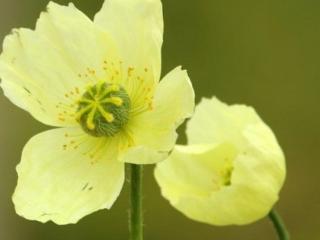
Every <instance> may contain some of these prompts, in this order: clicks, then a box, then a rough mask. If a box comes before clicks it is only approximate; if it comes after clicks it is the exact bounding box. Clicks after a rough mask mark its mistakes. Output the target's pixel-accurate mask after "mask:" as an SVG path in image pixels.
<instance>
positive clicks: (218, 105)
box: [186, 97, 261, 144]
mask: <svg viewBox="0 0 320 240" xmlns="http://www.w3.org/2000/svg"><path fill="white" fill-rule="evenodd" d="M259 121H261V119H260V118H259V116H258V115H257V114H256V112H255V110H254V109H253V108H251V107H249V106H245V105H231V106H228V105H227V104H225V103H223V102H221V101H219V100H218V99H217V98H215V97H213V98H212V99H206V98H203V99H202V101H201V102H200V103H199V104H198V105H197V107H196V110H195V114H194V116H193V118H192V119H190V121H189V122H188V124H187V131H186V132H187V137H188V142H189V144H199V143H200V144H201V143H214V142H221V141H232V142H234V143H237V144H241V143H242V141H243V137H242V136H241V131H242V129H243V127H244V126H245V125H246V124H250V123H255V122H259Z"/></svg>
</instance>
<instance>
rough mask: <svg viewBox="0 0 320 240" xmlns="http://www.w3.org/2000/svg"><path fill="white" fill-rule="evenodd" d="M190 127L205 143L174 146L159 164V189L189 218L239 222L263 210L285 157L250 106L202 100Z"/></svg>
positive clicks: (275, 193) (280, 179) (279, 182)
mask: <svg viewBox="0 0 320 240" xmlns="http://www.w3.org/2000/svg"><path fill="white" fill-rule="evenodd" d="M195 119H197V120H198V122H196V120H195ZM219 127H220V128H221V129H219ZM205 130H206V131H205ZM211 131H213V132H211ZM223 131H224V132H223ZM205 132H206V133H207V135H209V137H207V136H206V134H205ZM190 133H191V140H190V138H189V141H191V142H203V144H197V145H195V144H190V145H188V146H177V147H176V148H175V150H174V151H173V153H172V154H171V155H170V156H169V158H168V159H167V160H165V161H163V162H161V163H158V164H157V167H156V170H155V177H156V179H157V182H158V183H159V185H160V188H161V192H162V195H163V196H164V197H165V198H167V199H168V200H169V201H170V203H171V204H172V205H173V206H174V207H175V208H176V209H178V210H179V211H181V212H182V213H183V214H185V215H186V216H188V217H189V218H191V219H194V220H196V221H200V222H204V223H208V224H213V225H230V224H236V225H243V224H249V223H252V222H254V221H256V220H258V219H261V218H263V217H264V216H266V215H267V214H268V212H269V211H270V210H271V208H272V207H273V205H274V204H275V202H276V201H277V200H278V198H279V192H280V190H281V188H282V186H283V183H284V180H285V175H286V169H285V157H284V154H283V152H282V150H281V147H280V146H279V144H278V142H277V139H276V137H275V136H274V134H273V132H272V130H271V129H270V128H269V127H268V126H267V125H266V124H265V123H264V122H263V121H262V120H261V119H260V118H259V116H258V115H257V114H256V113H255V112H254V110H253V109H252V108H249V107H246V106H242V105H234V106H228V105H226V104H223V103H221V102H219V101H218V100H217V99H215V98H213V99H212V100H211V101H210V100H205V101H203V102H202V103H201V104H200V106H199V107H197V108H196V111H195V116H194V117H193V119H192V124H189V126H188V134H189V135H188V136H189V137H190ZM197 134H199V136H197Z"/></svg>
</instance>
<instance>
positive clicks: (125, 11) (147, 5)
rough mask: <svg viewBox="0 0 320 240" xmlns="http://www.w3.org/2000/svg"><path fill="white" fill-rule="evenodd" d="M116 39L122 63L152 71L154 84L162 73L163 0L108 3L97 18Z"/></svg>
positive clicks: (113, 0) (111, 1) (112, 0)
mask: <svg viewBox="0 0 320 240" xmlns="http://www.w3.org/2000/svg"><path fill="white" fill-rule="evenodd" d="M94 22H95V23H96V24H97V25H99V26H101V27H103V28H104V29H105V30H106V31H107V32H109V33H110V34H111V35H112V36H113V37H114V38H115V39H116V42H117V44H118V46H119V49H120V52H121V57H122V60H123V62H125V63H126V64H127V65H128V66H133V67H136V68H138V69H144V68H149V69H150V71H152V73H153V78H154V80H155V81H159V79H160V73H161V46H162V41H163V15H162V4H161V1H160V0H108V1H105V2H104V4H103V6H102V9H101V10H100V12H98V13H97V15H96V16H95V18H94Z"/></svg>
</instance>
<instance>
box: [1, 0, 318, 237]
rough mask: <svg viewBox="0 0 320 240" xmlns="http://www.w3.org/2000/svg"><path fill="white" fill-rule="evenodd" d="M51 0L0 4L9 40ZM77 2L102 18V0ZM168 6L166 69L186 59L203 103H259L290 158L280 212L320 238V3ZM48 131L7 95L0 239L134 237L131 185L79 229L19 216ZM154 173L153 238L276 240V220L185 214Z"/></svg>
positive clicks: (297, 230)
mask: <svg viewBox="0 0 320 240" xmlns="http://www.w3.org/2000/svg"><path fill="white" fill-rule="evenodd" d="M47 2H48V1H47V0H36V1H35V0H33V1H30V0H0V39H1V40H0V41H2V39H3V38H4V36H5V35H7V34H8V33H9V32H10V30H11V29H12V28H14V27H32V28H33V27H34V25H35V21H36V19H37V18H38V16H39V14H40V12H41V11H42V10H44V9H45V6H46V4H47ZM57 2H59V3H64V4H65V3H67V2H68V1H57ZM74 3H75V5H76V6H78V7H79V8H80V9H81V10H83V11H84V12H85V13H87V14H88V15H89V16H90V17H92V16H93V15H94V13H95V12H96V11H98V9H99V8H100V6H101V4H102V0H90V1H89V0H75V1H74ZM163 5H164V18H165V37H164V39H165V41H164V47H163V73H166V72H168V71H169V70H170V69H172V68H174V67H175V66H176V65H182V66H183V67H184V68H186V69H188V72H189V74H190V76H191V79H192V81H193V84H194V88H195V91H196V93H197V101H199V100H200V98H201V96H206V97H209V96H212V95H217V96H218V97H219V98H221V99H222V100H224V101H226V102H228V103H246V104H249V105H252V106H254V107H255V108H256V109H257V111H258V112H259V113H260V115H261V116H262V117H263V119H264V120H265V121H266V122H267V123H268V124H269V125H270V126H271V127H272V128H273V130H274V131H275V133H276V135H277V137H278V139H279V142H280V143H281V145H282V147H283V149H284V151H285V154H286V157H287V168H288V176H287V180H286V183H285V186H284V188H283V191H282V192H281V201H280V202H279V203H278V204H277V206H276V208H277V209H278V210H279V211H280V212H281V214H282V215H283V217H284V219H285V221H286V223H287V225H288V228H289V229H290V231H291V234H292V239H293V240H305V239H310V240H317V239H320V228H319V226H320V187H319V182H320V181H319V180H320V178H319V167H320V162H319V160H320V159H319V150H320V126H319V124H320V107H319V101H320V95H319V90H320V67H319V66H320V47H319V44H320V14H319V9H320V1H305V0H259V1H257V0H242V1H239V0H228V1H225V0H197V1H186V0H163ZM45 129H46V127H45V126H43V125H42V124H41V123H38V122H37V121H36V120H34V119H32V117H31V116H30V115H29V114H28V113H26V112H24V111H22V110H20V109H18V108H17V107H15V106H14V105H13V104H11V103H10V102H9V101H8V100H7V99H6V98H5V97H4V96H3V94H2V93H1V94H0V191H1V193H0V239H1V240H38V239H39V240H40V239H41V240H43V239H45V240H57V239H68V240H87V239H111V240H126V239H128V230H127V210H128V187H125V189H124V191H123V192H122V194H121V196H120V198H119V199H118V200H117V202H116V203H115V205H114V207H113V208H112V209H111V210H110V211H107V210H105V211H100V212H98V213H95V214H92V215H90V216H88V217H86V218H84V219H83V220H81V221H80V222H79V223H78V224H76V225H69V226H56V225H54V224H52V223H47V224H40V223H37V222H31V221H27V220H24V219H23V218H20V217H18V216H17V215H16V214H15V212H14V208H13V204H12V202H11V195H12V192H13V191H14V187H15V184H16V180H17V176H16V172H15V166H16V164H17V163H18V162H19V160H20V154H21V150H22V148H23V146H24V144H25V143H26V142H27V141H28V139H29V138H30V137H31V136H33V135H34V134H36V133H39V132H41V131H43V130H45ZM182 130H183V128H182V129H180V131H181V132H183V131H182ZM183 136H184V135H183V134H182V137H181V138H180V139H179V142H180V143H184V142H185V139H184V137H183ZM152 171H153V167H152V166H149V167H147V169H146V174H145V179H144V183H145V197H144V200H145V217H146V224H145V225H146V239H152V240H160V239H161V240H163V239H169V240H171V239H184V240H194V239H201V240H209V239H210V240H212V239H219V240H270V239H276V236H275V234H274V232H273V229H272V226H271V224H270V222H269V221H268V219H263V220H261V221H258V222H256V223H254V224H252V225H248V226H241V227H239V226H231V227H213V226H209V225H205V224H201V223H197V222H193V221H191V220H189V219H187V218H185V217H184V216H183V215H181V214H180V213H179V212H177V211H176V210H174V209H173V208H172V207H171V206H170V205H169V204H168V202H167V201H166V200H165V199H163V198H162V197H160V192H159V188H158V186H157V184H156V183H155V181H154V179H153V176H152Z"/></svg>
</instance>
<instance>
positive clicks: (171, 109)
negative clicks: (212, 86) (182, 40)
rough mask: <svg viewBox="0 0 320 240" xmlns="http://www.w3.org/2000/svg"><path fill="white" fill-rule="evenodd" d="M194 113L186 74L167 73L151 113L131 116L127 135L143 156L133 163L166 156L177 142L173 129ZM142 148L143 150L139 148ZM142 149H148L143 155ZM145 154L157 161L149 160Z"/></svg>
mask: <svg viewBox="0 0 320 240" xmlns="http://www.w3.org/2000/svg"><path fill="white" fill-rule="evenodd" d="M193 110H194V91H193V88H192V84H191V82H190V79H189V77H188V74H187V72H186V71H184V70H181V68H180V67H178V68H176V69H174V70H173V71H171V72H170V73H169V74H168V75H167V76H166V77H164V79H163V80H162V81H161V82H160V84H159V86H158V88H157V89H156V93H155V97H154V101H153V106H152V110H149V111H147V112H144V113H142V114H138V115H136V116H134V117H133V118H132V119H131V120H130V123H129V125H128V128H127V131H128V133H129V135H130V136H131V137H132V139H133V143H134V145H135V146H138V148H136V149H134V151H135V152H137V151H139V149H140V150H141V151H142V152H143V154H142V155H143V156H144V158H137V159H136V160H135V161H136V163H148V162H149V163H154V162H155V161H159V160H162V159H161V158H160V156H166V154H163V153H166V152H169V151H170V150H171V149H172V148H173V147H174V144H175V142H176V139H177V133H176V129H177V128H178V127H179V125H180V124H181V123H182V122H183V121H184V120H185V119H186V118H188V117H190V116H191V115H192V113H193ZM139 146H143V148H139ZM146 149H149V150H148V151H146ZM147 152H150V153H151V154H155V153H156V152H158V153H159V154H160V155H159V158H157V159H154V160H151V158H150V157H148V154H147ZM124 159H126V158H124Z"/></svg>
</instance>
